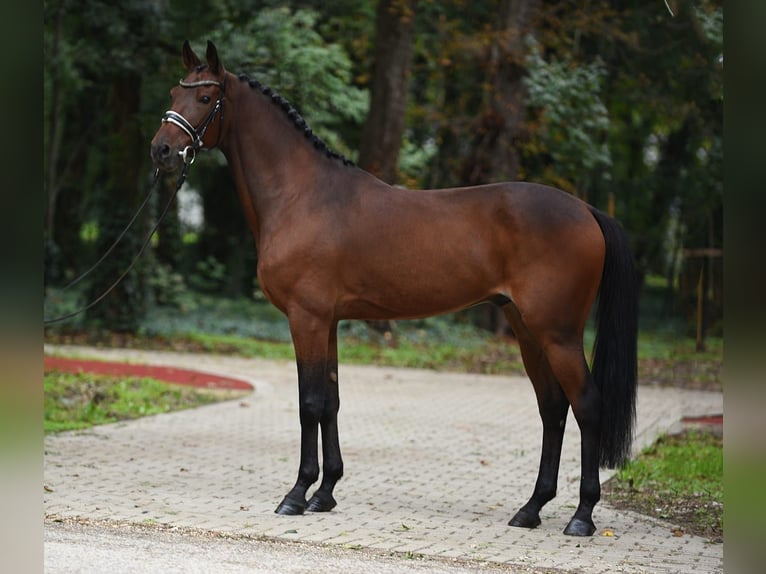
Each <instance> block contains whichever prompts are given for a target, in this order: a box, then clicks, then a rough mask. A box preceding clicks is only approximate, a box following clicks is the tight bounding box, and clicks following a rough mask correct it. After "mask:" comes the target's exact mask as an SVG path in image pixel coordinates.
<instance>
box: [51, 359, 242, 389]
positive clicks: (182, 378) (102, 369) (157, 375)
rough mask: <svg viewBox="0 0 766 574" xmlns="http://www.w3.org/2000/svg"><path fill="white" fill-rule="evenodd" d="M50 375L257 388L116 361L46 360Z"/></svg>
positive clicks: (209, 376)
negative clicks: (76, 375) (140, 378)
mask: <svg viewBox="0 0 766 574" xmlns="http://www.w3.org/2000/svg"><path fill="white" fill-rule="evenodd" d="M45 370H46V371H64V372H66V373H94V374H97V375H113V376H120V375H123V376H128V377H150V378H152V379H158V380H160V381H165V382H166V383H174V384H177V385H188V386H191V387H198V388H205V389H234V390H242V391H251V390H253V385H251V384H250V383H248V382H245V381H243V380H242V379H235V378H233V377H226V376H222V375H216V374H213V373H203V372H201V371H193V370H191V369H178V368H176V367H160V366H154V365H137V364H133V363H120V362H112V361H93V360H88V359H74V358H68V357H45Z"/></svg>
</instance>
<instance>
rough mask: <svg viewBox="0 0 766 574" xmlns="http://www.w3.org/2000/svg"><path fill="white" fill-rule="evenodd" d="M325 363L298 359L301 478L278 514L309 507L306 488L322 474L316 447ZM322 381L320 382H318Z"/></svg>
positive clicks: (299, 472)
mask: <svg viewBox="0 0 766 574" xmlns="http://www.w3.org/2000/svg"><path fill="white" fill-rule="evenodd" d="M323 374H324V364H321V365H311V364H308V365H307V364H305V363H301V362H298V391H299V397H300V398H299V400H300V420H301V461H300V466H299V468H298V480H297V481H296V482H295V486H293V488H292V489H291V490H290V492H288V493H287V495H286V496H285V498H284V499H283V500H282V502H281V503H280V504H279V506H277V509H276V511H275V512H276V513H277V514H290V515H292V514H303V512H304V511H305V510H306V506H307V504H306V491H307V490H308V489H309V487H310V486H311V485H312V484H314V483H315V482H316V481H317V479H318V478H319V454H318V450H317V448H318V447H317V443H318V433H319V421H320V418H321V416H322V410H323V407H324V389H323V385H322V384H321V381H322V378H323ZM317 383H319V384H317Z"/></svg>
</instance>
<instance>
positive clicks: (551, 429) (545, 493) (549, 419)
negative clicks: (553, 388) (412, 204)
mask: <svg viewBox="0 0 766 574" xmlns="http://www.w3.org/2000/svg"><path fill="white" fill-rule="evenodd" d="M568 408H569V405H568V404H567V402H566V400H565V399H564V398H563V395H562V396H560V397H558V399H557V400H556V401H555V403H551V404H550V405H548V406H546V407H545V408H541V415H542V418H543V449H542V454H541V455H540V469H539V472H538V474H537V482H536V483H535V489H534V492H533V493H532V497H531V498H530V499H529V501H528V502H527V503H526V504H525V505H524V506H522V507H521V509H520V510H519V511H518V512H517V513H516V514H515V515H514V516H513V518H511V520H510V522H508V525H509V526H518V527H522V528H535V527H537V526H539V525H540V509H542V507H543V506H544V505H545V504H546V503H547V502H549V501H550V500H552V499H553V498H554V497H555V496H556V485H557V482H558V475H559V461H560V460H561V447H562V444H563V440H564V427H565V425H566V416H567V411H568Z"/></svg>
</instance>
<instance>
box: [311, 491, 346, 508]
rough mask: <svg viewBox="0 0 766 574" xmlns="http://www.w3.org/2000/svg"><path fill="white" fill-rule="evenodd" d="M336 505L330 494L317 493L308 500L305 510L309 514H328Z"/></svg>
mask: <svg viewBox="0 0 766 574" xmlns="http://www.w3.org/2000/svg"><path fill="white" fill-rule="evenodd" d="M337 504H338V503H337V502H335V499H334V498H333V497H332V495H331V494H326V495H322V494H320V493H318V492H317V493H314V496H312V497H311V499H310V500H309V503H308V505H307V506H306V510H308V511H309V512H329V511H330V510H332V509H333V508H335V506H336V505H337Z"/></svg>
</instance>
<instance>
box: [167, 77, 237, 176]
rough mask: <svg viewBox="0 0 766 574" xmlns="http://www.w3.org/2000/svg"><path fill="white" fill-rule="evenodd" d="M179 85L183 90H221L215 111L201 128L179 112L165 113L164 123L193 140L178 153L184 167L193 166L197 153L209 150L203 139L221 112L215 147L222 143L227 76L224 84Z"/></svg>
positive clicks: (182, 82) (187, 83)
mask: <svg viewBox="0 0 766 574" xmlns="http://www.w3.org/2000/svg"><path fill="white" fill-rule="evenodd" d="M178 85H179V86H181V87H182V88H198V87H200V86H217V87H218V88H219V89H220V90H221V95H220V97H219V98H218V99H217V100H216V102H215V105H214V106H213V109H212V110H210V113H209V114H208V115H207V117H206V118H205V119H204V121H203V122H202V123H201V124H200V125H199V127H197V128H195V127H194V126H193V125H192V124H191V122H189V121H188V120H187V119H186V118H185V117H183V116H182V115H181V114H179V113H178V112H175V111H173V110H168V111H166V112H165V115H163V116H162V123H163V124H164V123H171V124H173V125H175V126H178V127H179V128H181V130H183V131H184V132H185V133H186V135H188V136H189V137H190V138H191V141H192V143H191V145H188V146H186V147H185V148H184V149H182V150H181V151H179V152H178V155H180V156H181V158H182V159H183V162H184V165H191V164H192V163H194V159H195V158H196V157H197V152H198V151H200V150H202V151H205V150H207V149H208V148H206V147H204V143H203V141H202V140H203V138H204V137H205V132H207V128H208V127H210V124H211V123H213V120H214V119H215V116H216V114H218V112H220V117H219V118H218V136H217V137H216V140H215V145H214V146H213V147H217V146H218V144H219V143H221V131H222V130H223V108H224V106H223V103H224V97H225V95H226V76H224V78H223V83H221V82H219V81H218V80H198V81H196V82H185V81H183V80H180V81H179V82H178Z"/></svg>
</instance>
